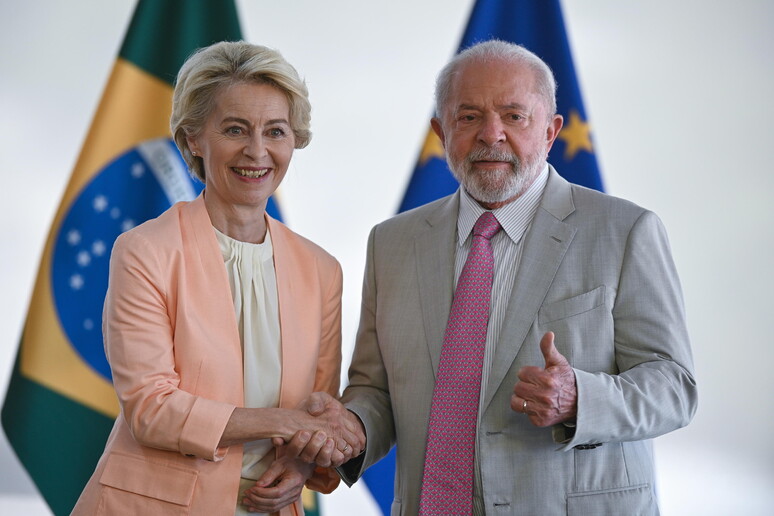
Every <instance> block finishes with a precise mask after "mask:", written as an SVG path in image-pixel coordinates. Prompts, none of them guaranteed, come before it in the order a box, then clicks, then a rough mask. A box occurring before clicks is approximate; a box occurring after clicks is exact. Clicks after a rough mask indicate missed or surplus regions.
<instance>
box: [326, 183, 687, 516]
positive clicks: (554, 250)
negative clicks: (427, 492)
mask: <svg viewBox="0 0 774 516" xmlns="http://www.w3.org/2000/svg"><path fill="white" fill-rule="evenodd" d="M458 208H459V195H458V194H455V195H452V196H450V197H446V198H444V199H441V200H439V201H436V202H433V203H431V204H428V205H426V206H423V207H420V208H417V209H415V210H412V211H409V212H406V213H404V214H401V215H398V216H396V217H393V218H392V219H390V220H387V221H385V222H383V223H381V224H379V225H377V226H376V227H375V228H374V229H373V230H372V232H371V235H370V237H369V241H368V258H367V263H366V271H365V279H364V284H363V302H362V312H361V319H360V327H359V330H358V335H357V342H356V346H355V352H354V355H353V360H352V364H351V367H350V371H349V386H348V387H347V388H346V390H345V392H344V401H345V403H346V405H347V408H349V409H350V410H352V411H353V412H355V413H356V414H357V415H358V416H359V417H360V418H361V420H362V421H363V423H364V425H365V428H366V432H367V438H368V443H367V449H366V452H365V453H364V454H363V455H362V456H361V458H360V459H358V460H353V461H350V462H349V463H348V464H346V465H345V466H344V467H343V468H341V470H340V473H342V476H343V478H344V480H345V481H346V482H348V483H352V482H354V481H355V480H357V478H359V477H360V475H361V474H362V472H363V471H364V470H365V469H366V468H367V467H369V466H370V465H372V464H373V463H374V462H376V461H378V460H379V459H380V458H381V457H382V456H384V455H385V454H386V453H387V452H388V451H389V449H390V447H391V446H392V445H393V444H395V443H396V441H397V445H398V448H397V473H396V484H395V499H394V502H393V509H392V513H393V514H396V515H397V514H407V515H412V514H416V513H417V509H418V504H419V489H420V485H421V482H422V471H423V463H424V455H425V453H424V451H425V441H426V436H427V421H428V415H429V410H430V401H431V398H432V393H433V386H434V383H435V374H436V371H437V368H438V361H439V357H440V353H441V346H442V343H443V334H444V329H445V326H446V322H447V319H448V316H449V311H450V307H451V302H452V296H453V281H454V252H455V250H454V249H455V248H454V246H455V231H456V222H457V212H458ZM525 239H526V240H525V241H524V249H523V254H522V260H521V265H520V268H519V271H518V273H517V276H516V280H515V283H514V287H513V291H512V293H511V296H510V300H509V304H508V309H507V310H508V311H507V313H506V316H505V321H504V323H503V327H502V330H501V335H500V337H499V340H498V343H497V348H496V351H495V355H494V362H493V366H492V370H491V374H490V377H489V381H488V384H487V386H486V389H485V393H484V396H485V400H484V403H485V405H484V407H485V408H484V412H483V414H482V417H481V420H480V424H479V428H478V436H477V439H478V446H479V460H480V464H481V482H482V486H483V491H484V502H485V508H486V513H487V514H503V515H505V514H507V515H517V514H524V515H536V514H541V515H543V514H549V515H553V514H571V515H575V514H584V515H586V514H588V515H595V516H596V515H602V514H627V515H635V514H657V513H658V505H657V501H656V497H655V493H654V466H653V453H652V448H651V442H650V439H651V438H653V437H656V436H658V435H661V434H664V433H666V432H669V431H671V430H675V429H677V428H680V427H682V426H684V425H686V424H687V423H688V422H689V421H690V419H691V418H692V416H693V414H694V412H695V410H696V404H697V395H696V385H695V381H694V378H693V364H692V357H691V351H690V345H689V341H688V335H687V331H686V325H685V317H684V310H683V301H682V294H681V291H680V285H679V281H678V277H677V273H676V271H675V267H674V264H673V262H672V258H671V255H670V250H669V243H668V241H667V237H666V232H665V230H664V228H663V226H662V224H661V222H660V220H659V219H658V217H656V215H654V214H653V213H652V212H649V211H647V210H644V209H642V208H640V207H638V206H636V205H634V204H632V203H630V202H627V201H624V200H621V199H617V198H615V197H612V196H609V195H605V194H601V193H599V192H596V191H593V190H589V189H586V188H582V187H579V186H577V185H572V184H570V183H568V182H567V181H565V180H564V179H562V178H561V177H560V176H559V175H558V174H557V173H556V171H555V170H554V169H553V168H551V170H550V176H549V179H548V183H547V185H546V190H545V193H544V195H543V199H542V200H541V203H540V207H539V208H538V210H537V213H536V215H535V219H534V221H533V223H532V227H531V229H530V230H529V232H528V234H527V235H526V236H525ZM549 330H550V331H553V332H554V333H555V334H556V339H555V342H556V347H557V349H558V350H559V352H560V353H562V354H563V355H564V356H565V357H567V359H568V360H569V362H570V364H571V365H572V366H573V368H574V370H575V377H576V380H577V387H578V415H577V421H576V427H575V428H574V429H572V428H568V427H566V426H565V425H557V426H555V427H554V428H538V427H535V426H533V425H532V424H531V423H530V422H529V420H528V419H527V418H526V417H525V416H524V415H523V414H520V413H515V412H513V411H512V410H511V408H510V396H511V394H512V392H513V386H514V385H515V383H516V382H517V380H518V379H517V376H516V375H517V372H518V370H519V369H520V368H521V367H523V366H527V365H537V366H543V365H544V360H543V357H542V355H541V353H540V348H539V342H540V338H541V336H542V335H543V334H544V333H545V332H546V331H549Z"/></svg>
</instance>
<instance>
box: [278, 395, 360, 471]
mask: <svg viewBox="0 0 774 516" xmlns="http://www.w3.org/2000/svg"><path fill="white" fill-rule="evenodd" d="M289 419H290V420H289V421H288V423H290V427H291V428H292V429H295V431H293V430H291V431H290V435H289V436H287V437H275V438H273V443H274V445H275V446H283V445H286V448H285V453H284V455H285V456H286V457H289V458H299V459H301V460H303V461H304V462H309V463H312V462H313V463H315V464H317V465H318V466H322V467H338V466H341V465H342V464H344V463H345V462H347V461H349V460H350V459H352V458H354V457H357V456H358V455H360V454H361V453H362V452H363V450H364V449H365V445H366V436H365V429H364V428H363V423H362V422H361V421H360V418H358V417H357V416H356V415H355V414H353V413H352V412H350V411H349V410H347V409H346V408H344V405H342V404H341V403H340V402H339V401H338V400H337V399H336V398H334V397H333V396H331V395H330V394H327V393H325V392H315V393H313V394H312V395H311V396H309V397H308V398H307V399H306V400H304V401H303V402H302V403H301V404H300V405H299V406H298V409H297V410H293V411H291V415H290V416H289Z"/></svg>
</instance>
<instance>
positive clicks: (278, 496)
mask: <svg viewBox="0 0 774 516" xmlns="http://www.w3.org/2000/svg"><path fill="white" fill-rule="evenodd" d="M313 471H314V465H312V464H307V463H305V462H302V461H300V460H298V459H292V458H290V457H280V458H278V459H277V460H275V461H274V462H272V464H271V466H269V469H267V470H266V471H265V472H264V473H263V475H261V478H259V479H258V480H257V481H256V482H255V485H254V486H253V487H251V488H250V489H247V490H245V492H244V493H243V494H244V497H243V498H242V504H243V505H245V506H246V507H247V510H248V511H249V512H262V513H269V512H277V511H279V510H280V509H282V508H283V507H285V506H286V505H289V504H291V503H293V502H294V501H296V500H297V499H298V497H299V496H301V489H302V488H303V487H304V482H306V480H307V479H308V478H309V477H310V476H311V475H312V472H313Z"/></svg>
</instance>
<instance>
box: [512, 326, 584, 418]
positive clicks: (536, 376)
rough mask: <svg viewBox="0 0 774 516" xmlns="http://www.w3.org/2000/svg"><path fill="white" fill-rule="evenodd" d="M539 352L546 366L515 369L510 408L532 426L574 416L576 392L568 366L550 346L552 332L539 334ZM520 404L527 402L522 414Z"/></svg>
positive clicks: (572, 373)
mask: <svg viewBox="0 0 774 516" xmlns="http://www.w3.org/2000/svg"><path fill="white" fill-rule="evenodd" d="M540 351H541V352H542V353H543V358H544V359H545V362H546V366H545V368H541V367H535V366H527V367H522V368H521V369H520V370H519V373H518V376H519V381H518V382H516V385H515V386H514V387H513V395H512V396H511V409H512V410H514V411H516V412H523V413H526V414H527V416H528V417H529V420H530V421H531V422H532V424H533V425H535V426H550V425H555V424H557V423H561V422H562V421H567V420H568V419H571V418H573V417H575V415H576V412H577V409H578V391H577V387H576V384H575V373H574V372H573V370H572V367H570V364H569V362H567V359H566V358H564V356H563V355H562V354H561V353H559V351H557V349H556V346H554V334H553V332H550V331H549V332H548V333H546V334H545V335H543V338H542V339H541V340H540ZM524 401H526V402H527V405H526V411H525V410H524Z"/></svg>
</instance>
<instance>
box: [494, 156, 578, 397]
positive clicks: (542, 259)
mask: <svg viewBox="0 0 774 516" xmlns="http://www.w3.org/2000/svg"><path fill="white" fill-rule="evenodd" d="M574 209H575V208H574V205H573V202H572V193H571V190H570V185H569V183H567V181H565V180H564V179H562V178H561V177H560V176H559V175H558V174H557V173H556V171H555V170H554V169H553V167H551V168H550V176H549V180H548V184H547V185H546V190H545V192H544V193H543V199H542V200H541V202H540V206H539V207H538V210H537V212H536V213H535V218H534V220H533V221H532V226H531V227H530V229H529V232H528V233H527V235H525V241H524V249H523V251H522V255H521V263H520V264H519V270H518V272H517V274H516V278H515V280H514V283H513V289H512V291H511V296H510V299H509V301H508V308H507V310H506V313H505V320H504V321H503V326H502V329H501V330H500V337H499V339H498V342H497V348H496V350H495V354H494V358H493V361H492V369H491V372H490V374H489V380H488V383H487V387H486V390H485V393H486V395H485V396H486V398H485V400H484V407H486V406H488V405H489V403H490V402H491V401H492V398H493V397H494V394H495V392H496V391H497V389H498V387H499V386H500V384H501V383H502V381H503V379H504V378H505V375H506V374H507V373H508V370H509V369H510V368H511V365H512V364H513V362H514V360H516V356H517V354H518V353H519V351H520V350H521V347H522V344H523V343H524V339H525V338H526V336H527V332H528V331H529V329H530V328H531V327H532V324H533V322H534V321H535V318H536V317H537V312H538V310H539V309H540V306H541V305H542V304H543V300H544V299H545V296H546V293H547V292H548V289H549V287H550V286H551V283H552V282H553V279H554V277H555V275H556V271H557V270H558V269H559V265H560V264H561V263H562V260H563V259H564V255H565V253H566V252H567V249H568V248H569V247H570V243H571V242H572V240H573V238H574V236H575V232H576V231H577V229H576V228H575V227H574V226H572V225H570V224H567V223H565V222H563V220H564V219H565V218H566V217H567V216H568V215H569V214H570V213H572V212H573V211H574Z"/></svg>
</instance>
